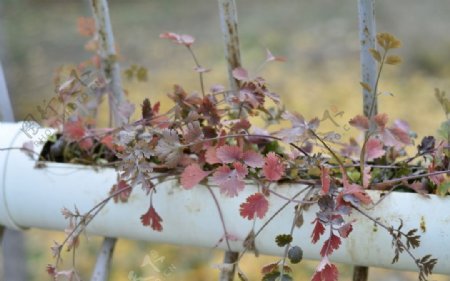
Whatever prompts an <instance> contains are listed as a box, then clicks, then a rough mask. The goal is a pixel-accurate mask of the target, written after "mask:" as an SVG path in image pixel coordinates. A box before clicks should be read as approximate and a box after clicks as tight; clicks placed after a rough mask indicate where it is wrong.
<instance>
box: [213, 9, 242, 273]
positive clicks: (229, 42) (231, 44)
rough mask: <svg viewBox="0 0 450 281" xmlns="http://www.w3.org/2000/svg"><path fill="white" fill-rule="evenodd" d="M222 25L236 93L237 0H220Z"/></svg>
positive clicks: (232, 258)
mask: <svg viewBox="0 0 450 281" xmlns="http://www.w3.org/2000/svg"><path fill="white" fill-rule="evenodd" d="M218 2H219V15H220V26H221V29H222V36H223V42H224V46H225V59H226V60H227V65H228V82H229V84H230V90H231V91H232V92H233V94H236V93H237V92H238V90H239V81H238V80H236V79H234V77H233V73H232V72H233V69H235V68H237V67H240V66H241V65H242V63H241V53H240V49H239V36H238V19H237V10H236V2H235V0H218ZM238 257H239V253H236V252H232V251H226V252H225V256H224V263H226V264H233V266H232V268H231V270H229V271H227V270H222V272H221V273H220V277H219V280H220V281H232V280H233V279H234V274H235V271H236V264H235V263H236V262H237V260H238Z"/></svg>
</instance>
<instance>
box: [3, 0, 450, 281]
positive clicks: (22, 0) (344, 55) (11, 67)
mask: <svg viewBox="0 0 450 281" xmlns="http://www.w3.org/2000/svg"><path fill="white" fill-rule="evenodd" d="M237 5H238V14H239V32H240V39H241V48H242V51H241V54H242V58H243V63H244V66H245V67H246V68H247V69H248V70H249V71H250V72H253V73H255V71H256V70H257V69H258V66H259V65H260V63H261V62H262V61H263V60H264V56H265V48H269V49H270V50H271V51H272V52H273V53H274V54H277V55H282V56H285V57H286V58H287V62H286V63H284V64H272V65H269V66H267V67H266V68H264V69H263V71H262V72H261V73H259V74H260V75H262V76H264V77H265V78H266V79H267V80H268V81H269V83H270V85H271V88H272V90H273V91H275V92H277V93H279V94H280V95H281V97H282V100H283V101H284V102H285V103H286V104H287V107H288V109H290V110H296V111H299V112H301V113H302V114H303V115H305V116H306V117H314V116H319V117H321V116H322V115H323V113H324V111H325V110H327V109H328V110H332V109H334V110H336V109H337V110H339V111H344V115H343V116H342V117H340V118H339V120H336V121H338V122H339V123H340V125H341V127H340V128H334V129H336V130H337V131H338V132H339V133H342V134H343V137H344V138H346V137H348V135H346V132H345V131H344V130H342V126H343V125H344V124H345V122H347V120H348V119H349V118H351V117H352V116H354V115H355V114H357V113H360V112H361V103H362V101H361V94H360V91H361V87H360V85H359V81H360V79H359V66H358V62H359V54H358V32H357V6H356V1H350V0H342V1H334V0H321V1H306V0H301V1H300V0H281V1H269V0H259V1H237ZM110 10H111V18H112V22H113V28H114V33H115V36H116V41H117V44H118V47H119V49H120V55H121V63H122V66H123V67H124V68H125V67H127V66H130V65H131V64H140V65H143V66H145V67H147V68H148V70H149V76H148V77H149V79H148V81H147V82H145V83H139V84H138V83H135V82H133V83H130V82H125V87H126V89H127V90H128V92H129V98H130V99H131V100H132V101H133V102H135V103H136V104H139V103H140V102H141V101H142V99H143V98H144V97H150V98H151V99H153V100H155V99H161V100H162V101H163V104H164V101H166V99H165V94H166V93H168V92H170V91H171V89H172V85H173V84H175V83H177V84H180V85H182V86H183V87H184V88H185V89H186V90H187V91H188V92H192V91H198V90H199V85H198V77H197V76H196V75H197V74H196V73H195V72H194V71H192V68H193V62H192V61H191V58H190V57H189V54H188V53H187V52H186V51H185V50H184V48H182V47H180V46H176V45H174V44H171V43H169V42H167V41H165V40H161V39H159V38H158V37H159V34H160V33H162V32H165V31H173V32H179V33H188V34H191V35H193V36H195V37H196V38H197V41H196V43H195V45H194V50H195V52H196V53H197V55H198V57H199V60H200V61H201V63H202V64H203V65H204V66H205V67H208V68H212V70H213V71H212V72H210V73H208V74H206V84H207V86H211V85H214V84H224V85H226V81H227V80H226V71H225V70H226V65H225V62H224V59H223V46H222V37H221V33H220V26H219V20H218V7H217V3H216V1H205V0H203V1H202V0H190V1H183V0H170V1H169V0H166V1H162V0H160V1H154V0H151V1H144V0H140V1H137V0H133V1H119V0H116V1H110ZM449 14H450V4H449V3H448V1H447V0H433V1H426V2H424V1H420V0H397V1H389V0H378V1H376V18H377V29H378V31H388V32H391V33H393V34H395V35H396V36H397V37H399V38H400V39H401V40H402V42H403V47H402V48H401V49H400V50H397V51H396V54H399V55H401V56H402V57H403V60H404V63H403V64H401V65H400V66H388V67H386V69H385V72H384V73H383V75H382V82H381V85H380V89H381V90H382V91H386V92H392V93H393V94H394V96H390V95H385V96H382V97H381V98H380V105H379V109H380V111H383V112H386V113H388V115H389V116H390V118H391V119H396V118H401V119H406V120H408V121H409V123H410V125H411V126H412V128H413V130H414V131H416V132H417V133H418V135H419V137H422V136H424V135H427V134H434V133H435V131H436V129H437V128H438V127H439V124H440V122H442V121H443V118H444V114H443V113H442V112H441V109H440V108H439V105H438V103H437V102H436V101H435V99H434V88H436V87H437V88H441V89H443V90H447V91H450V79H449V77H450V63H449V62H450V51H449V50H450V37H449V36H448V30H449V29H450V18H449V17H448V15H449ZM89 15H90V10H89V6H88V1H56V0H46V1H32V0H2V2H1V3H0V59H1V62H2V64H3V67H4V70H5V73H6V78H7V82H8V86H9V91H10V95H11V99H12V103H13V106H14V110H15V113H16V118H17V119H21V118H24V117H25V116H26V115H27V114H35V115H36V114H38V113H37V106H38V105H41V106H42V105H45V102H46V100H47V101H48V100H49V99H50V98H51V97H52V96H53V95H54V91H53V89H54V87H53V84H52V79H53V75H54V71H55V70H56V69H57V68H58V67H59V66H61V65H65V64H66V65H67V64H75V63H78V62H80V61H83V60H85V59H87V58H89V56H90V54H89V53H87V52H86V51H84V49H83V46H84V44H85V42H86V38H84V37H81V36H79V35H78V33H77V27H76V23H77V18H78V17H79V16H89ZM328 125H331V124H328ZM349 134H351V133H349ZM55 215H58V214H55ZM118 223H120V222H118ZM180 235H182V234H180ZM53 239H59V240H61V239H62V236H61V234H55V233H50V234H49V232H45V231H40V230H31V231H28V232H27V249H28V262H29V267H28V270H29V272H30V279H29V280H30V281H37V280H47V279H48V277H47V276H46V273H45V270H44V269H45V265H46V264H47V263H49V262H51V257H50V250H49V247H50V246H51V242H52V240H53ZM362 239H363V238H362ZM98 241H99V240H97V239H95V238H91V239H90V240H89V241H87V242H83V244H82V245H83V246H82V247H81V249H80V253H79V255H78V258H77V264H78V266H79V267H80V269H82V272H83V274H84V278H85V279H87V278H88V276H89V274H88V273H89V272H90V270H91V268H92V266H93V263H94V258H95V253H96V251H97V249H98ZM152 251H153V252H152ZM150 253H152V254H155V253H156V254H157V255H158V256H160V257H164V258H165V259H164V263H162V264H161V268H160V270H164V269H165V268H168V267H169V266H171V265H173V266H175V270H173V271H172V273H171V274H169V276H162V275H160V276H159V277H160V279H161V280H165V281H169V280H205V281H206V280H217V275H218V273H217V270H215V269H212V268H211V264H214V263H220V260H221V253H220V252H218V251H211V250H205V249H192V248H187V247H175V246H165V245H163V246H161V245H156V244H150V243H142V242H132V241H125V240H121V241H120V242H119V244H118V248H117V249H116V255H115V257H114V264H113V278H112V279H111V280H127V276H128V273H129V272H130V271H132V270H133V271H135V272H136V273H140V274H142V275H141V276H143V277H144V276H146V277H148V276H155V277H156V276H158V275H157V273H156V272H155V271H152V269H149V268H141V267H140V265H141V264H142V262H143V259H144V258H145V255H146V254H150ZM386 254H387V255H391V254H392V253H386ZM405 258H406V257H405ZM274 260H275V258H273V257H262V258H259V259H258V260H257V262H255V260H254V259H253V258H252V257H250V256H249V257H247V258H245V259H244V263H243V266H242V268H243V270H244V271H245V272H246V273H248V274H249V276H250V277H251V280H258V279H260V278H261V275H260V273H259V270H260V268H261V266H262V265H263V264H265V263H269V262H271V261H274ZM66 262H67V263H70V258H69V257H66ZM316 265H317V262H303V263H302V264H301V265H299V266H295V267H294V268H295V272H296V275H295V280H308V278H309V277H310V276H311V273H312V271H313V270H314V267H315V266H316ZM340 271H341V274H342V275H341V279H340V280H350V276H351V268H350V267H349V266H341V267H340ZM370 280H416V274H415V273H404V272H395V271H387V270H380V269H372V270H371V274H370ZM433 280H450V278H449V277H445V276H435V278H433Z"/></svg>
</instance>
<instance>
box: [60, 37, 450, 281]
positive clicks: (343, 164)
mask: <svg viewBox="0 0 450 281" xmlns="http://www.w3.org/2000/svg"><path fill="white" fill-rule="evenodd" d="M160 37H161V38H164V39H169V40H171V41H173V42H174V43H176V44H179V45H182V46H184V47H186V48H187V49H188V51H189V53H190V55H191V56H192V58H193V60H194V62H195V67H194V70H195V72H197V73H198V75H199V77H200V86H201V91H200V92H195V91H193V92H188V91H185V90H184V89H183V88H182V87H181V86H179V85H175V86H174V88H173V92H172V93H170V94H169V95H168V96H169V98H170V99H171V100H172V102H173V104H174V105H173V107H172V108H170V109H169V110H168V111H167V112H165V113H161V112H160V104H159V102H154V101H150V100H149V99H145V100H144V101H143V103H142V105H141V112H142V118H141V119H139V120H137V121H136V122H134V123H129V124H128V125H125V126H123V127H121V128H116V129H114V130H109V131H107V132H101V133H99V134H94V133H93V132H94V131H93V130H92V129H90V128H89V125H88V124H89V123H86V122H83V121H84V120H85V119H82V117H83V116H82V115H80V114H78V115H77V116H78V118H75V119H71V120H69V121H67V122H65V124H64V129H63V130H62V136H63V139H64V140H66V141H67V140H70V141H71V142H73V143H76V144H77V145H78V146H79V147H80V148H81V149H93V145H94V142H93V143H92V144H86V142H89V141H91V142H92V140H96V141H97V142H99V143H103V144H104V145H106V147H107V148H108V149H110V151H112V152H114V155H115V157H117V160H118V170H119V176H118V181H117V184H116V185H114V186H113V187H112V189H111V193H110V197H109V198H110V199H111V198H112V199H113V200H114V201H115V202H118V203H125V202H127V201H128V198H129V196H130V194H131V192H132V189H133V188H134V187H136V186H139V187H142V188H143V189H144V190H145V191H146V193H147V194H148V195H149V198H150V203H149V206H148V209H147V211H146V212H145V213H143V214H142V216H141V218H140V219H141V222H142V224H143V225H144V226H148V227H150V228H151V229H153V230H154V231H163V230H164V224H163V219H164V218H163V217H161V215H160V214H159V213H158V210H157V209H156V208H155V206H154V204H153V201H152V196H153V194H154V192H155V191H156V189H157V186H156V185H155V184H154V179H155V178H157V177H158V178H159V179H162V180H164V178H167V177H176V178H178V179H179V181H180V184H181V187H182V188H184V189H186V190H189V189H192V188H195V187H196V186H198V185H206V186H209V185H216V186H218V187H219V190H220V193H221V194H222V195H223V196H226V197H236V196H238V195H239V194H240V192H242V190H244V189H245V186H246V183H247V182H252V183H254V184H256V185H258V187H259V191H258V192H256V193H254V194H251V195H250V196H248V197H247V198H246V199H245V201H243V202H242V203H241V205H240V208H239V213H240V215H241V217H242V218H244V219H248V220H257V219H265V218H266V216H267V213H268V211H269V208H270V206H269V200H268V199H269V197H270V196H277V195H278V196H279V194H276V192H275V191H274V190H273V188H272V186H273V183H280V182H292V183H306V184H307V185H308V189H309V191H308V192H309V193H310V196H309V198H310V199H309V201H308V202H307V203H306V202H303V203H299V204H298V205H297V206H296V209H295V210H296V216H295V219H294V222H293V227H292V231H291V233H290V234H281V235H279V236H278V237H277V239H276V243H277V244H278V245H279V246H280V247H285V248H286V251H285V253H286V254H285V257H284V258H283V260H282V261H280V262H277V263H273V264H270V265H268V266H266V267H264V268H263V270H262V274H263V276H264V277H263V280H280V276H281V280H292V278H291V277H290V273H291V269H290V267H289V266H288V265H286V264H285V259H286V258H288V259H289V260H290V262H291V263H293V264H294V263H297V262H300V261H301V259H302V256H303V253H302V249H301V248H300V247H299V246H297V245H291V242H292V241H293V237H292V233H293V229H294V228H295V227H301V225H302V224H303V217H302V212H303V211H304V210H306V209H307V208H308V206H309V205H311V204H318V206H319V211H318V212H317V214H316V218H315V219H314V221H312V222H310V223H312V224H314V230H313V232H312V234H311V243H318V242H319V241H322V242H321V243H323V244H322V247H321V250H320V256H321V257H322V259H321V261H320V263H319V265H318V267H317V269H316V272H315V273H314V275H313V277H312V280H313V281H320V280H326V281H334V280H337V278H338V269H337V267H336V266H335V265H334V264H332V263H331V262H330V260H329V257H330V256H331V255H332V254H333V253H334V252H335V251H336V250H337V249H339V247H340V245H341V243H342V239H345V238H347V237H348V236H349V235H350V234H351V232H352V230H353V225H354V223H355V222H354V221H346V219H348V215H350V214H351V213H352V211H354V210H357V211H359V212H363V208H364V207H365V206H371V205H373V204H374V203H373V202H372V199H371V197H370V196H369V195H368V194H367V192H366V191H367V190H368V189H378V190H393V189H403V190H410V191H414V192H418V193H420V194H423V195H426V194H428V193H436V194H439V195H445V194H447V193H448V191H449V187H450V185H449V183H448V182H449V181H448V180H447V176H446V173H447V170H448V165H449V161H448V152H447V149H446V147H447V142H446V140H442V141H438V140H436V139H435V138H434V137H426V138H424V139H423V140H422V141H421V143H420V145H419V146H418V149H417V153H416V154H415V155H413V156H412V157H408V156H407V155H406V152H405V148H406V147H407V146H411V145H412V144H413V138H412V136H413V135H414V134H413V132H412V131H411V130H410V128H409V126H408V124H407V123H406V122H405V121H400V120H396V121H394V122H393V123H392V124H389V122H388V121H389V120H388V116H387V115H386V114H369V117H367V116H362V115H358V116H355V117H353V118H352V119H351V120H350V121H349V124H350V125H351V126H353V127H354V128H356V129H357V130H360V131H361V134H362V135H364V138H363V142H362V144H359V143H358V142H357V141H356V140H355V139H350V141H349V142H348V143H342V142H340V141H339V138H337V137H336V135H337V133H335V132H332V133H331V134H330V133H322V132H321V131H320V120H319V118H311V119H310V120H307V119H305V118H304V117H303V116H302V115H301V114H298V113H292V112H289V111H287V110H285V108H284V106H283V105H281V103H280V98H279V96H278V95H277V94H275V93H273V92H272V91H270V89H269V86H268V84H267V82H266V80H265V79H263V78H262V77H259V76H258V75H255V76H252V75H250V74H249V71H248V70H246V69H244V68H242V67H239V68H236V69H234V71H233V76H234V78H235V79H236V80H237V81H239V89H238V91H231V90H227V89H226V87H224V86H221V85H214V86H213V87H211V88H210V89H206V88H205V87H204V84H203V81H204V76H203V75H204V74H205V73H206V72H207V71H208V70H207V69H206V68H204V67H202V66H201V65H200V64H199V63H198V60H197V58H196V56H195V54H194V52H193V50H192V46H193V44H194V42H195V39H194V38H193V37H192V36H189V35H180V34H176V33H164V34H161V36H160ZM377 41H378V44H379V47H380V51H378V50H375V49H374V50H372V51H371V52H372V55H373V57H374V59H375V60H376V61H377V62H378V63H379V65H380V67H379V74H380V73H381V70H382V67H383V65H384V64H392V65H393V64H397V63H399V62H400V61H401V59H400V58H399V57H397V56H392V55H388V51H389V50H390V49H395V48H398V47H399V46H400V41H398V40H397V39H396V38H395V37H393V36H392V35H390V34H387V33H382V34H379V35H378V36H377ZM282 60H283V59H282V58H280V57H276V56H274V55H272V53H271V52H270V51H267V57H266V61H265V62H264V64H266V63H268V62H272V61H282ZM126 74H127V75H128V76H129V77H130V78H131V77H134V76H136V77H137V79H138V80H140V79H145V77H146V75H147V73H146V72H145V71H143V70H142V69H141V68H140V67H138V66H134V67H132V68H131V69H130V70H127V72H126ZM379 77H380V75H378V79H377V84H375V85H367V84H364V83H362V84H361V85H362V87H364V88H365V89H366V90H368V91H369V92H372V93H373V95H379V93H378V91H377V87H378V80H379ZM437 96H438V99H439V100H440V102H441V104H445V106H444V109H446V108H447V107H446V106H447V103H448V101H447V99H446V98H445V95H443V94H442V93H440V92H439V93H438V94H437ZM446 115H448V113H447V112H446ZM258 117H260V119H262V120H263V121H264V122H265V126H264V127H257V126H255V124H256V123H257V122H255V119H256V118H258ZM286 121H287V122H289V123H290V126H289V127H287V128H283V129H278V127H276V126H274V124H275V125H276V124H279V123H281V122H286ZM338 187H340V188H338ZM288 199H289V198H288ZM275 213H276V212H275ZM366 216H367V215H366ZM367 217H368V218H369V219H372V220H373V221H374V223H376V224H379V225H381V226H383V227H384V228H385V229H386V230H388V232H389V233H390V234H391V235H392V237H393V244H392V245H393V247H394V250H395V257H394V259H393V262H397V261H398V258H399V254H400V253H402V252H403V251H405V250H406V251H407V252H408V253H409V254H410V255H411V256H412V257H413V258H414V260H415V261H416V264H417V265H418V268H419V269H420V276H421V280H422V279H424V280H425V278H426V276H428V275H429V274H430V273H431V272H432V269H433V267H434V265H435V264H436V262H437V261H436V260H435V259H432V258H431V256H425V257H423V258H415V257H414V256H413V255H412V253H411V251H410V249H411V248H412V249H414V248H415V247H416V246H418V245H419V238H420V237H419V236H418V235H417V234H416V230H410V231H408V232H403V231H401V226H400V227H399V228H397V229H394V228H393V227H391V226H384V225H382V224H381V223H380V222H379V221H378V220H376V219H374V218H370V217H369V216H367ZM218 219H220V218H218ZM271 219H273V217H271V218H270V219H269V221H270V220H271ZM224 231H225V230H224ZM258 233H259V232H258V231H254V230H252V231H251V232H250V234H249V237H248V239H246V241H244V245H245V246H246V247H247V248H249V249H250V248H252V250H255V252H256V251H257V249H256V248H255V243H254V240H255V239H256V236H257V235H258ZM231 236H232V235H231V234H230V233H226V231H225V233H224V237H225V239H226V240H227V241H228V239H230V237H231ZM402 238H404V239H406V244H405V243H403V242H402ZM52 270H53V269H52ZM239 276H240V277H241V278H242V279H243V280H245V278H246V277H245V276H244V275H243V273H241V272H240V274H239Z"/></svg>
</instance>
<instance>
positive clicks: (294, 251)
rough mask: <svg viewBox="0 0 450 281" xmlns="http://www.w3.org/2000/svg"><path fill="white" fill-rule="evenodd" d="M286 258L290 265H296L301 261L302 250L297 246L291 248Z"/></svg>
mask: <svg viewBox="0 0 450 281" xmlns="http://www.w3.org/2000/svg"><path fill="white" fill-rule="evenodd" d="M288 258H289V260H290V261H291V263H293V264H296V263H299V262H301V261H302V259H303V250H302V248H300V247H299V246H294V247H291V248H290V249H289V251H288Z"/></svg>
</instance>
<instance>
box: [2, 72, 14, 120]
mask: <svg viewBox="0 0 450 281" xmlns="http://www.w3.org/2000/svg"><path fill="white" fill-rule="evenodd" d="M0 120H3V121H5V122H14V113H13V110H12V106H11V100H10V99H9V94H8V88H7V87H6V80H5V75H4V73H3V68H2V65H1V64H0Z"/></svg>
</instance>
